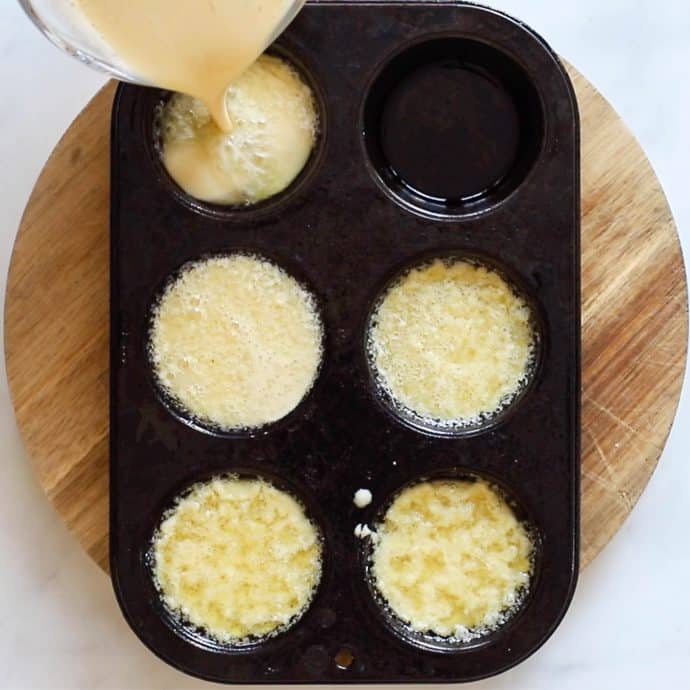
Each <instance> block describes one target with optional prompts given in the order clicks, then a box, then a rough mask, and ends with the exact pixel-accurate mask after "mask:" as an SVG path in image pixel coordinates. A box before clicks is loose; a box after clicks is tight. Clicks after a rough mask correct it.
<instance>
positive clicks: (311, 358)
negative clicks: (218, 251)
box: [149, 254, 323, 430]
mask: <svg viewBox="0 0 690 690" xmlns="http://www.w3.org/2000/svg"><path fill="white" fill-rule="evenodd" d="M322 337H323V329H322V325H321V319H320V317H319V315H318V312H317V309H316V304H315V302H314V299H313V298H312V296H311V295H310V293H309V292H307V290H305V288H304V287H302V285H300V284H299V283H298V282H297V281H296V280H295V279H294V278H292V277H291V276H289V275H288V274H287V273H286V272H285V271H283V270H282V269H281V268H279V267H278V266H276V265H275V264H272V263H271V262H269V261H267V260H266V259H262V258H260V257H257V256H253V255H247V254H233V255H230V256H221V257H214V258H211V259H206V260H203V261H199V262H197V263H194V264H191V265H189V266H187V267H186V268H185V269H184V270H183V271H182V273H181V274H180V275H179V276H178V278H177V279H176V280H175V281H174V282H173V283H172V284H171V285H170V286H169V287H168V288H167V290H166V291H165V293H164V294H163V296H162V298H161V300H160V302H159V304H158V305H157V306H156V307H155V309H154V316H153V323H152V328H151V333H150V341H149V352H150V357H151V361H152V364H153V367H154V369H155V373H156V376H157V378H158V381H159V384H160V385H161V387H162V388H163V389H164V390H165V391H166V392H167V393H168V394H169V395H170V396H171V397H172V398H173V399H175V400H176V401H177V402H178V404H180V405H181V406H182V407H183V408H184V409H185V410H187V411H188V413H189V415H190V416H191V417H192V418H194V419H198V420H200V421H202V422H205V423H210V424H212V425H214V426H216V427H220V428H221V429H227V430H231V429H245V428H255V427H259V426H262V425H264V424H268V423H270V422H274V421H276V420H278V419H281V418H282V417H284V416H285V415H287V414H288V413H289V412H291V411H292V410H293V409H294V408H295V407H296V406H297V405H298V404H299V403H300V401H301V400H302V399H303V398H304V396H305V395H306V394H307V392H308V391H309V390H310V389H311V387H312V385H313V383H314V379H315V378H316V374H317V371H318V368H319V364H320V361H321V354H322Z"/></svg>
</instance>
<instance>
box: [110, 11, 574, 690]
mask: <svg viewBox="0 0 690 690" xmlns="http://www.w3.org/2000/svg"><path fill="white" fill-rule="evenodd" d="M271 50H274V51H275V52H277V53H278V54H282V55H284V56H285V57H286V58H287V59H289V60H290V61H292V62H293V63H294V64H295V65H296V66H297V68H298V69H299V70H301V71H302V73H303V75H304V77H305V79H306V80H307V81H308V82H309V83H310V84H311V85H312V88H313V89H314V91H315V94H316V97H317V101H318V104H319V108H320V110H321V134H320V137H319V141H318V143H317V145H316V147H315V150H314V153H313V155H312V157H311V159H310V161H309V162H308V163H307V166H306V167H305V169H304V171H303V172H302V174H301V175H300V176H299V178H298V179H297V180H296V181H295V182H294V183H293V185H292V186H291V187H290V188H289V189H288V190H286V191H285V192H284V193H282V194H280V195H277V196H276V197H274V198H272V199H270V200H267V201H266V202H264V203H262V204H259V205H257V206H255V207H247V208H237V209H232V208H223V207H218V206H212V205H208V204H204V203H201V202H198V201H195V200H193V199H190V198H189V197H187V196H186V195H185V194H184V193H183V192H182V191H181V190H180V189H179V188H177V187H176V186H175V184H174V183H173V182H172V181H171V180H170V178H169V177H168V176H167V174H166V173H165V170H164V169H163V167H162V164H161V162H160V159H159V156H158V153H157V150H156V142H155V139H156V132H155V124H154V123H155V117H156V110H157V108H158V107H159V106H160V103H161V102H162V101H163V100H164V99H165V98H166V94H165V93H164V92H161V91H159V90H155V89H144V88H140V87H135V86H131V85H123V86H121V87H120V89H119V91H118V94H117V96H116V100H115V105H114V111H113V134H112V211H111V214H112V218H111V241H112V254H111V260H112V267H111V434H110V445H111V454H110V479H111V482H110V492H111V494H110V498H111V514H110V535H111V536H110V559H111V573H112V580H113V585H114V588H115V592H116V594H117V598H118V601H119V603H120V606H121V607H122V610H123V612H124V615H125V617H126V619H127V621H128V622H129V624H130V625H131V627H132V628H133V630H134V631H135V632H136V634H137V635H138V636H139V637H140V639H141V640H142V641H143V642H144V643H145V644H146V645H147V646H148V647H149V648H150V649H151V650H152V651H153V652H155V653H156V654H157V655H159V656H160V657H161V658H163V659H164V660H166V661H167V662H169V663H170V664H172V665H174V666H176V667H177V668H179V669H181V670H182V671H185V672H187V673H190V674H193V675H196V676H200V677H203V678H206V679H209V680H214V681H220V682H238V683H239V682H241V683H286V682H290V683H297V682H300V683H311V682H324V683H326V682H328V683H331V682H335V683H338V682H353V683H354V682H358V683H363V682H425V681H428V682H444V681H445V682H451V681H452V682H456V681H468V680H474V679H478V678H481V677H485V676H489V675H493V674H495V673H498V672H500V671H503V670H505V669H507V668H509V667H511V666H513V665H515V664H516V663H518V662H520V661H521V660H523V659H524V658H526V657H527V656H528V655H530V654H531V653H532V652H534V651H535V650H536V649H537V648H538V647H539V646H540V645H541V644H542V643H543V642H544V641H545V640H546V639H547V638H548V637H549V635H550V634H551V633H552V632H553V630H554V629H555V628H556V626H557V625H558V623H559V622H560V620H561V618H562V616H563V615H564V613H565V610H566V608H567V606H568V604H569V602H570V599H571V597H572V594H573V590H574V587H575V582H576V578H577V569H578V547H579V459H580V455H579V432H580V400H579V395H580V374H579V372H580V292H579V276H580V272H579V260H580V250H579V208H580V197H579V193H580V190H579V172H580V171H579V127H578V114H577V106H576V102H575V97H574V94H573V90H572V87H571V85H570V82H569V80H568V77H567V75H566V73H565V71H564V69H563V67H562V66H561V65H560V63H559V62H558V59H557V58H556V56H555V55H554V54H553V52H552V51H551V50H550V49H549V48H548V46H547V45H546V44H545V43H544V42H543V41H542V40H541V39H540V38H539V37H538V36H537V35H536V34H534V33H533V32H532V31H531V30H529V29H528V28H526V27H525V26H524V25H523V24H521V23H520V22H518V21H516V20H513V19H511V18H509V17H506V16H505V15H503V14H500V13H498V12H496V11H493V10H489V9H485V8H481V7H478V6H476V5H470V4H465V3H457V2H405V3H397V2H385V3H380V2H378V3H377V2H362V3H359V2H311V3H308V4H307V5H306V6H305V8H304V10H303V11H302V12H301V14H300V15H299V16H298V18H297V19H296V21H295V22H294V23H293V24H292V25H291V26H290V27H289V29H288V30H287V31H286V32H285V34H284V35H283V36H282V37H281V38H280V40H279V42H278V44H277V45H275V46H273V47H272V49H271ZM415 94H417V95H415ZM446 143H447V146H446ZM439 171H440V172H439ZM233 251H244V252H251V253H255V254H257V255H260V256H264V257H266V258H268V259H270V260H272V261H274V262H275V263H276V264H278V265H279V266H281V267H283V268H284V269H285V270H286V271H287V272H288V273H290V274H291V275H293V276H294V277H295V278H297V279H298V280H299V281H300V282H302V283H303V284H304V285H306V286H307V287H308V288H309V289H310V290H311V291H312V293H313V294H314V295H315V297H316V299H317V302H318V304H319V308H320V310H321V316H322V319H323V324H324V330H325V342H324V359H323V363H322V366H321V369H320V372H319V376H318V379H317V381H316V384H315V386H314V388H313V389H312V390H311V392H310V393H309V394H308V395H307V397H306V398H305V400H304V401H303V402H302V403H301V404H300V405H299V406H298V407H297V408H296V409H295V410H294V411H293V412H292V413H291V414H289V415H288V416H287V417H286V418H284V419H282V420H280V421H279V422H276V423H274V424H271V425H269V426H267V427H264V428H262V429H259V430H254V431H252V432H223V431H220V430H218V429H213V428H203V427H201V426H199V425H198V424H196V423H195V422H194V421H193V420H189V419H187V418H185V416H184V413H183V412H181V411H180V410H179V409H171V407H170V406H169V404H168V403H169V401H166V400H165V396H163V395H161V393H160V392H159V390H158V389H157V387H156V383H155V377H154V376H153V373H152V370H151V366H150V361H149V358H148V355H147V340H148V329H149V323H150V316H151V309H152V307H153V306H154V305H155V303H156V300H157V298H158V296H159V295H160V293H161V290H162V289H163V287H164V286H165V285H166V283H167V281H168V280H169V278H170V276H172V275H174V274H175V273H176V272H177V271H178V270H179V269H180V267H181V266H183V265H184V264H185V263H187V262H188V261H191V260H195V259H198V258H200V257H203V256H208V255H215V254H224V253H229V252H233ZM435 256H441V257H446V256H462V257H469V258H471V259H473V260H479V261H482V262H485V263H487V264H488V265H490V266H492V267H495V268H497V269H498V270H499V271H501V272H502V273H503V274H504V275H505V276H506V277H507V278H508V279H509V280H511V281H512V282H513V284H515V286H516V287H517V289H518V290H519V291H520V292H521V293H522V294H524V295H525V296H526V297H527V298H528V300H529V302H530V304H531V306H532V309H533V312H534V314H535V325H536V327H537V328H538V332H539V343H540V347H539V357H538V361H537V363H536V366H535V368H534V371H533V372H532V376H531V383H530V385H529V386H528V387H527V388H526V390H525V391H523V393H522V395H521V396H519V398H518V399H517V400H516V401H515V403H514V404H512V405H511V406H510V407H509V408H507V409H506V410H505V412H504V413H502V414H500V415H499V416H497V417H496V418H494V419H492V420H491V422H490V423H487V424H485V425H481V426H479V427H477V428H472V429H470V430H467V431H466V433H461V434H453V435H450V436H449V435H445V436H444V435H442V434H438V433H435V432H434V431H433V429H426V428H420V427H417V426H415V425H413V424H409V423H408V422H407V421H406V420H405V419H401V418H400V417H399V416H398V415H397V414H396V411H395V408H394V407H393V406H391V405H390V404H388V402H387V401H385V400H383V399H382V398H381V395H380V391H379V389H378V388H377V386H376V382H375V380H374V378H373V377H372V374H371V372H370V368H369V363H368V359H367V353H366V340H367V338H366V326H367V323H368V319H369V316H370V314H371V310H372V309H373V308H374V305H375V304H376V302H377V299H378V298H379V297H380V295H381V293H382V291H383V290H384V289H385V287H386V285H388V284H389V283H390V280H391V279H393V278H394V277H395V276H396V275H399V274H400V273H401V272H403V271H404V270H405V269H406V268H407V267H409V266H412V265H415V264H418V263H420V262H422V261H423V260H425V259H427V258H430V257H435ZM199 337H200V338H203V333H200V334H199ZM223 473H234V474H239V475H247V476H260V477H262V478H265V479H267V480H268V481H271V482H273V483H274V484H275V485H276V486H278V487H279V488H284V489H287V490H289V491H290V492H291V493H292V494H293V495H294V496H295V497H297V498H298V499H299V500H300V501H301V502H302V503H303V504H304V506H305V508H306V510H307V512H308V514H309V515H310V517H311V518H312V519H313V520H314V521H315V523H316V524H317V525H318V526H319V528H320V529H321V532H322V534H323V537H324V568H323V576H322V580H321V583H320V585H319V587H318V590H317V592H316V594H315V597H314V600H313V602H312V605H311V606H310V608H309V609H308V611H307V612H306V613H305V614H304V616H303V617H302V618H301V619H300V620H299V621H298V622H297V623H296V624H295V625H294V626H293V627H291V628H290V629H289V630H287V631H285V632H282V633H281V634H279V635H277V636H275V637H272V638H269V639H266V640H256V641H251V642H249V643H247V644H244V645H241V646H237V647H231V646H222V645H219V644H217V643H215V642H213V641H212V640H210V639H209V638H207V637H206V636H205V635H204V634H203V631H200V630H194V629H191V628H190V627H188V626H185V625H184V624H181V623H180V622H179V621H177V620H176V619H175V618H174V617H173V616H171V615H170V614H169V612H167V611H166V609H165V607H164V606H163V605H162V603H161V601H160V598H159V596H158V595H157V592H156V590H155V587H154V584H153V581H152V578H151V571H150V563H149V560H148V556H147V554H148V552H149V548H150V543H151V538H152V535H153V534H154V532H155V530H156V527H157V526H158V524H159V522H160V520H161V517H162V515H163V513H164V512H165V510H166V509H167V508H168V507H169V506H170V505H172V502H173V501H174V498H175V497H176V496H177V495H178V494H179V493H180V492H182V491H184V490H185V488H187V487H189V486H191V485H193V484H194V483H196V482H198V481H200V480H203V479H205V478H209V477H212V476H214V475H217V474H223ZM457 476H462V477H466V476H470V477H472V476H476V477H484V478H487V479H489V480H490V481H492V482H493V483H494V484H495V485H497V486H499V487H501V488H502V490H503V491H504V492H505V494H506V495H507V496H508V497H509V498H510V500H511V501H512V502H513V504H514V505H515V508H516V510H517V512H518V514H519V515H520V516H521V517H522V518H523V519H525V520H526V521H527V522H528V524H529V525H530V526H531V529H532V530H533V533H534V535H535V543H536V560H535V572H534V575H533V580H532V585H531V588H530V592H529V595H528V596H527V597H526V599H525V601H524V602H523V604H522V606H521V607H520V609H519V611H517V612H516V613H515V615H514V616H513V617H512V618H511V619H510V620H509V621H508V622H507V623H506V624H505V625H504V626H502V627H501V628H499V629H498V630H497V631H495V632H494V633H491V634H490V635H487V636H486V637H484V638H481V639H479V640H475V641H473V642H470V643H465V644H463V643H460V642H454V641H451V640H441V639H434V638H432V637H430V636H425V635H417V634H410V633H409V631H408V630H406V627H405V626H404V625H401V623H400V621H396V620H395V619H394V618H393V617H392V616H391V615H390V613H389V612H388V611H387V610H386V608H385V606H383V605H382V604H381V602H380V601H379V600H378V598H377V596H376V592H375V591H374V589H373V588H372V584H371V581H370V579H369V577H368V572H367V552H368V549H369V545H368V543H367V541H366V540H360V539H358V538H356V537H355V536H354V528H355V525H356V524H357V523H369V524H374V523H375V522H376V521H377V519H378V518H380V517H381V516H382V515H383V513H384V512H385V509H386V507H387V506H388V505H389V504H390V501H391V500H392V499H393V497H394V496H395V495H396V494H397V493H398V492H399V491H400V490H401V489H402V488H403V487H404V486H407V485H408V484H410V483H413V482H416V481H419V480H421V479H424V478H431V477H434V478H435V477H457ZM359 488H368V489H370V490H371V491H372V493H373V502H372V503H371V505H369V506H367V507H366V508H364V509H358V508H356V507H355V505H354V504H353V500H352V499H353V495H354V493H355V491H356V490H357V489H359Z"/></svg>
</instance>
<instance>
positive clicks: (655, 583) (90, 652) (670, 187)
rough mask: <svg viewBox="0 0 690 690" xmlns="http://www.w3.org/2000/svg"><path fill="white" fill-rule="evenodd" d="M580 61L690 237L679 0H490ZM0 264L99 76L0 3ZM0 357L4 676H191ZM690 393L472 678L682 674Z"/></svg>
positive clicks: (679, 678) (50, 681) (62, 684)
mask: <svg viewBox="0 0 690 690" xmlns="http://www.w3.org/2000/svg"><path fill="white" fill-rule="evenodd" d="M495 4H496V5H497V6H498V7H499V9H503V10H506V11H508V12H510V13H512V14H515V15H517V16H519V17H520V18H522V19H524V20H525V21H526V22H528V23H529V24H531V25H532V26H533V27H534V28H535V29H537V30H538V31H539V32H540V33H541V34H542V35H543V36H544V37H545V38H546V39H547V40H548V41H549V42H550V43H551V44H552V45H553V47H554V48H555V49H556V50H557V51H558V52H559V53H560V54H561V55H563V56H564V57H565V58H567V59H568V60H569V61H570V62H572V63H573V64H574V65H575V66H576V67H577V68H578V69H579V70H580V71H581V72H582V73H583V74H585V75H586V76H587V77H588V78H589V79H590V80H591V81H592V82H593V83H594V84H595V85H596V86H597V87H598V88H599V89H600V90H601V91H602V92H603V93H604V94H605V95H606V96H607V97H608V98H609V100H610V101H611V102H612V103H613V105H614V106H615V107H616V109H617V110H618V111H619V112H620V113H621V114H622V115H623V117H624V119H625V120H626V121H627V123H628V124H629V126H630V127H631V129H632V130H633V132H634V133H635V134H636V135H637V137H638V138H639V139H640V141H641V142H642V145H643V146H644V148H645V149H646V151H647V153H648V155H649V157H650V158H651V161H652V164H653V165H654V167H655V169H656V171H657V173H658V175H659V177H660V178H661V182H662V184H663V186H664V188H665V190H666V192H667V194H668V196H669V199H670V202H671V206H672V208H673V211H674V214H675V217H676V220H677V222H678V226H679V231H680V236H681V240H682V243H683V247H684V249H685V251H686V252H688V251H690V193H688V167H687V161H688V155H689V154H690V127H689V126H688V122H690V91H689V90H688V84H690V5H689V4H688V3H687V0H667V1H666V2H663V3H650V2H648V0H605V1H602V0H579V1H578V2H571V3H554V2H553V0H500V2H499V1H498V0H497V2H496V3H495ZM0 69H1V73H2V84H3V87H4V88H5V91H4V95H3V98H2V99H0V131H1V132H2V134H3V136H1V137H0V199H2V205H1V209H2V212H1V214H0V219H1V222H0V272H1V273H2V275H3V280H2V287H1V289H2V297H3V301H4V291H5V279H4V276H6V273H7V268H8V265H9V260H10V254H11V249H12V243H13V241H14V236H15V233H16V230H17V226H18V223H19V220H20V217H21V213H22V210H23V208H24V206H25V204H26V201H27V199H28V197H29V194H30V192H31V189H32V187H33V184H34V181H35V179H36V177H37V175H38V173H39V171H40V170H41V167H42V166H43V164H44V162H45V160H46V158H47V157H48V155H49V154H50V151H51V149H52V148H53V146H54V145H55V143H56V142H57V140H58V138H59V137H60V135H61V134H62V132H63V131H64V130H65V128H66V127H67V126H68V125H69V123H70V122H71V121H72V119H73V118H74V117H75V115H76V114H77V113H78V112H79V110H80V109H81V108H82V107H83V106H84V105H85V103H86V102H87V101H88V99H89V98H90V97H91V96H92V95H93V94H94V93H95V91H96V90H97V89H98V88H99V87H100V85H101V84H102V83H103V82H104V78H103V77H102V76H101V75H99V74H97V73H95V72H91V71H90V70H88V69H86V68H85V67H82V66H81V65H79V64H78V63H77V62H76V61H72V60H70V59H69V58H67V57H65V56H63V55H62V54H61V53H60V52H58V51H57V50H56V49H55V48H53V47H52V46H50V45H49V44H48V42H47V41H45V40H43V39H42V38H41V37H40V35H39V33H38V32H37V31H36V30H35V29H34V28H33V27H32V26H31V25H30V23H29V22H28V21H27V20H26V19H25V18H24V17H23V16H22V14H21V11H20V9H19V5H18V3H16V2H13V1H12V0H5V1H4V2H2V3H1V6H0ZM0 366H2V367H3V375H2V378H1V381H2V383H1V384H0V438H1V439H2V449H3V452H2V454H3V459H2V462H0V524H2V525H3V529H2V530H0V553H1V554H2V568H0V687H1V688H51V689H56V688H88V689H89V690H95V689H96V688H132V689H134V688H142V689H144V688H146V689H147V690H153V689H155V688H202V687H208V684H206V683H203V682H201V681H196V680H194V679H191V678H187V677H186V676H184V675H182V674H180V673H178V672H177V671H175V670H173V669H171V668H169V667H168V666H166V665H165V664H164V663H163V662H161V661H159V660H158V659H156V658H155V657H154V656H152V655H151V654H150V653H149V652H148V651H147V650H146V649H145V648H144V647H143V646H142V645H141V644H140V643H139V642H138V641H137V639H136V638H135V637H134V635H133V634H132V633H131V632H130V630H129V629H128V627H127V625H126V624H125V623H124V621H123V619H122V617H121V615H120V612H119V610H118V607H117V604H116V603H115V599H114V597H113V594H112V591H111V587H110V582H109V581H108V579H107V578H106V576H105V575H104V574H103V573H102V572H101V571H100V570H99V569H98V568H97V567H96V566H95V565H94V564H93V563H92V562H91V561H90V560H89V559H88V558H87V557H86V555H85V554H84V553H83V552H82V551H81V549H80V548H79V546H78V544H77V543H76V541H74V540H73V539H72V538H71V537H70V535H69V534H68V533H67V531H66V529H65V528H64V527H63V525H62V524H61V522H60V521H59V519H58V518H57V516H56V514H55V513H54V511H53V509H52V508H51V506H50V505H49V503H48V502H47V501H46V500H45V498H44V496H43V494H42V493H41V489H40V487H39V486H38V484H37V482H36V480H35V479H34V477H33V476H32V473H31V469H30V467H29V464H28V462H27V458H26V456H25V453H24V450H23V448H22V444H21V440H20V438H19V436H18V433H17V430H16V426H15V422H14V417H13V413H12V407H11V404H10V400H9V394H8V391H7V385H6V377H5V375H4V357H3V358H2V360H1V363H0ZM689 415H690V395H688V387H687V386H686V387H685V392H684V395H683V398H682V400H681V404H680V408H679V411H678V417H677V421H676V424H675V426H674V428H673V431H672V433H671V436H670V439H669V442H668V446H667V448H666V450H665V451H664V454H663V457H662V459H661V462H660V465H659V468H658V470H657V472H656V474H655V475H654V477H653V479H652V481H651V483H650V485H649V487H648V489H647V491H646V492H645V493H644V495H643V496H642V498H641V500H640V502H639V504H638V506H637V507H636V509H635V511H634V513H633V515H632V516H631V518H630V519H629V520H628V521H627V522H626V524H625V525H624V527H623V529H622V530H621V531H620V533H619V534H618V535H617V537H616V538H615V539H614V540H613V542H612V543H611V544H610V545H609V546H608V547H607V549H606V550H605V551H604V553H603V554H602V555H601V556H600V557H599V558H598V559H597V560H596V561H595V562H594V564H593V565H592V566H591V567H590V568H588V569H587V571H586V572H584V573H583V574H582V576H581V577H580V583H579V587H578V590H577V593H576V595H575V599H574V602H573V604H572V607H571V609H570V611H569V613H568V615H567V617H566V619H565V621H564V622H563V624H562V625H561V626H560V628H559V629H558V630H557V631H556V633H555V634H554V635H553V637H552V638H551V639H550V640H549V641H548V642H547V644H546V645H545V646H544V647H543V648H542V649H541V650H540V651H539V652H538V653H537V654H536V655H534V656H533V657H532V658H530V659H529V660H527V661H526V662H525V663H523V664H522V665H520V666H519V667H518V668H516V669H514V670H512V671H509V672H508V673H506V674H504V675H502V676H499V677H497V678H494V679H491V680H487V681H484V682H481V683H476V684H471V685H469V686H467V687H471V688H475V687H476V688H480V689H481V690H498V689H500V688H511V689H512V690H514V689H518V690H523V689H524V690H538V689H540V688H549V689H551V688H554V687H558V688H559V689H560V690H576V689H577V690H581V689H582V688H593V689H594V690H597V689H598V688H606V689H607V690H617V689H618V688H625V689H626V690H636V689H637V688H640V689H642V688H644V690H647V689H648V688H650V687H660V688H668V689H669V690H676V689H677V688H681V687H688V685H687V683H688V680H687V679H688V677H689V676H690V595H689V593H688V591H689V584H688V583H690V548H688V544H689V538H688V532H689V528H690V510H689V507H690V465H688V461H687V458H688V455H690V423H688V419H689Z"/></svg>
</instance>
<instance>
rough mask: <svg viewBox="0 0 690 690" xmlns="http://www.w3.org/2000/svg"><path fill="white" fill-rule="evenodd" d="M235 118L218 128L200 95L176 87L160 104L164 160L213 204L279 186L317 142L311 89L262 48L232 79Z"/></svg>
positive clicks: (267, 193)
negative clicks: (229, 124) (225, 127)
mask: <svg viewBox="0 0 690 690" xmlns="http://www.w3.org/2000/svg"><path fill="white" fill-rule="evenodd" d="M226 106H227V112H228V114H229V117H230V119H231V120H232V123H233V126H232V129H231V130H230V132H224V131H223V130H221V129H220V128H219V127H218V126H217V125H216V123H215V121H214V120H213V119H212V118H211V113H210V112H209V110H208V108H207V107H206V106H205V105H204V103H203V102H202V101H200V100H198V99H195V98H193V97H191V96H186V95H182V94H176V95H174V96H173V97H172V98H171V99H170V100H169V101H168V103H167V104H166V106H165V108H164V109H163V111H162V113H161V116H160V121H159V128H160V135H161V136H160V140H161V146H162V156H163V163H164V164H165V167H166V169H167V170H168V172H169V173H170V176H171V177H172V178H173V179H174V180H175V181H176V182H177V184H178V185H179V186H180V187H181V188H182V189H183V190H184V191H185V192H187V193H188V194H190V195H191V196H193V197H195V198H196V199H201V200H202V201H209V202H212V203H216V204H227V205H246V204H253V203H256V202H258V201H262V200H263V199H267V198H268V197H271V196H273V195H274V194H277V193H278V192H281V191H282V190H283V189H285V188H286V187H287V186H288V185H289V184H290V183H291V182H292V181H293V180H294V179H295V178H296V177H297V175H298V174H299V173H300V171H301V170H302V168H303V167H304V164H305V163H306V162H307V160H308V159H309V155H310V154H311V152H312V149H313V147H314V142H315V140H316V134H317V129H318V116H317V111H316V106H315V102H314V97H313V94H312V92H311V89H310V88H309V86H307V84H305V83H304V81H303V80H302V78H301V77H300V76H299V74H297V72H296V71H295V70H294V69H293V68H292V66H290V65H289V64H288V63H287V62H285V61H284V60H282V59H280V58H278V57H274V56H270V55H262V56H261V57H260V58H259V59H258V60H257V61H256V62H255V63H254V64H253V65H252V66H251V67H249V68H248V69H247V70H246V71H245V72H243V73H242V75H241V76H240V77H238V78H237V79H236V80H235V81H234V82H233V83H232V85H231V86H230V88H229V89H228V91H227V94H226Z"/></svg>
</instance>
